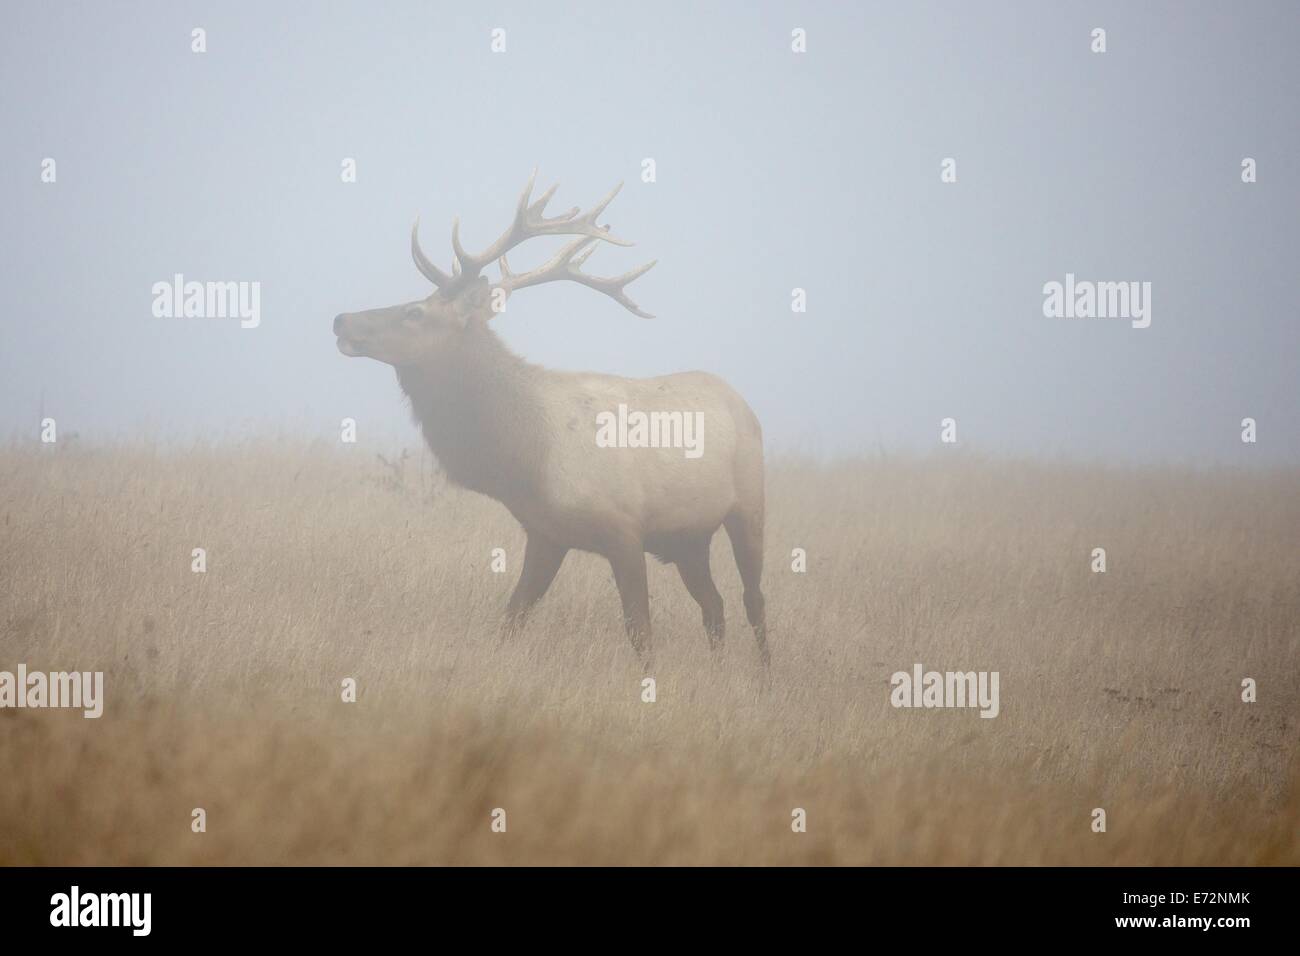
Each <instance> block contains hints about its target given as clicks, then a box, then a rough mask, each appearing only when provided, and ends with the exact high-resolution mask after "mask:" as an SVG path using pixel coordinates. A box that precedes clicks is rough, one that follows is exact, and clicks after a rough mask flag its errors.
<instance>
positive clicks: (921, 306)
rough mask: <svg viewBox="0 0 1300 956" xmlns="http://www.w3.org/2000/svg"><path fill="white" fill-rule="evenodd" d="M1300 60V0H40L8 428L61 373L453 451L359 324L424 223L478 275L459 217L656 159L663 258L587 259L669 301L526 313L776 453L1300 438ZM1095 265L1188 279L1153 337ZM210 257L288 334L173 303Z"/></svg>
mask: <svg viewBox="0 0 1300 956" xmlns="http://www.w3.org/2000/svg"><path fill="white" fill-rule="evenodd" d="M195 27H202V28H204V29H205V30H206V32H207V52H206V53H203V54H196V53H193V52H191V30H192V29H194V28H195ZM498 27H499V28H502V29H504V30H505V31H506V32H505V37H506V52H504V53H493V52H492V51H491V48H490V43H491V35H490V34H491V31H492V30H493V29H494V28H498ZM796 27H798V28H803V29H804V30H806V31H807V52H806V53H803V54H798V53H794V52H792V50H791V31H792V30H793V29H795V28H796ZM1095 27H1103V28H1105V30H1106V43H1107V52H1105V53H1104V54H1097V53H1093V52H1091V50H1090V44H1091V42H1092V41H1091V37H1090V34H1091V31H1092V30H1093V28H1095ZM1298 48H1300V4H1297V3H1293V2H1279V3H1254V2H1231V3H1230V2H1223V3H1216V4H1208V3H1183V2H1180V3H1140V4H1137V3H1116V4H1064V3H1041V2H1024V3H1002V2H1000V3H970V2H954V3H942V4H920V3H901V2H891V3H879V4H876V3H872V4H867V3H854V4H849V3H830V2H825V3H775V2H772V3H754V2H734V3H686V2H676V3H667V2H657V3H652V2H638V3H611V2H608V0H605V2H599V3H583V4H559V3H536V2H520V3H515V4H491V3H483V4H480V3H464V2H457V3H434V2H408V3H375V2H365V3H361V2H357V3H332V4H325V3H306V2H301V3H280V2H277V3H266V2H257V3H228V2H225V3H220V4H212V3H178V2H170V0H169V2H158V3H112V4H108V3H60V2H46V3H36V2H24V3H11V4H6V13H5V29H4V31H3V34H2V35H0V54H2V55H0V74H2V79H3V83H2V84H0V130H3V149H2V150H0V196H3V199H2V200H0V210H2V212H3V223H4V228H3V231H2V232H0V258H2V260H3V263H4V266H3V268H4V281H3V284H2V285H0V297H2V300H3V302H2V304H3V318H0V432H2V433H4V434H18V435H21V436H23V437H25V438H32V437H34V436H35V435H36V432H37V423H38V420H39V417H40V409H41V403H42V396H43V401H44V408H45V413H46V414H47V415H51V416H53V417H55V418H56V419H57V420H58V422H59V426H60V428H61V429H63V430H64V433H65V434H66V432H67V431H68V430H72V431H77V432H79V433H80V434H81V435H82V436H83V437H85V438H92V439H98V438H115V437H130V436H137V435H144V434H148V435H167V434H184V435H191V434H199V435H205V434H213V435H216V434H221V435H228V434H231V433H238V432H240V431H241V430H244V429H247V428H253V429H257V430H273V429H278V428H283V429H284V430H286V431H290V432H301V433H303V434H307V435H321V436H327V437H332V438H337V435H338V428H339V420H340V419H341V418H342V417H344V416H351V417H355V418H356V419H357V420H358V423H359V428H360V432H361V434H362V435H363V436H369V435H374V434H378V433H380V432H386V433H395V434H397V435H400V436H403V437H406V438H407V439H408V440H411V441H415V440H416V439H415V438H414V431H413V429H412V428H411V426H410V424H409V421H408V419H407V416H406V411H405V408H404V406H403V403H402V401H401V398H400V393H399V391H398V388H397V384H396V382H395V379H394V375H393V372H392V370H391V369H390V368H388V367H387V366H383V365H380V364H378V363H376V362H373V361H368V360H363V359H348V358H345V357H343V356H342V355H340V354H339V353H338V351H337V349H336V347H335V340H334V336H333V335H332V333H331V331H330V323H331V321H332V319H333V317H334V315H335V314H336V313H338V312H341V311H354V310H359V309H365V308H371V307H375V306H381V305H388V304H393V303H396V302H399V301H406V300H409V299H413V298H417V297H422V296H424V295H427V294H428V292H430V291H431V289H430V287H429V286H428V284H427V283H426V281H425V280H424V279H423V278H422V277H421V276H420V275H419V273H418V272H416V270H415V268H414V266H413V265H412V263H411V258H410V254H409V252H408V248H407V244H408V234H409V230H410V226H411V222H412V220H413V219H414V218H415V217H416V216H417V215H419V216H421V221H422V230H423V235H424V243H425V248H426V250H427V251H428V252H429V254H430V255H431V256H434V257H435V258H436V259H438V260H439V261H440V262H441V263H442V264H443V265H444V267H446V266H447V265H448V264H449V261H450V257H449V244H448V236H449V225H450V221H451V218H452V216H453V215H457V214H459V215H460V216H461V218H462V223H463V226H462V231H463V235H464V237H465V239H466V240H467V243H468V244H469V245H471V247H473V246H475V245H481V244H484V243H486V242H487V241H489V240H490V239H492V238H493V237H495V235H496V234H497V233H498V232H499V231H501V230H502V229H503V228H504V227H505V226H506V225H507V223H508V221H509V216H510V214H511V211H512V208H513V203H514V200H515V197H516V196H517V194H518V191H519V189H520V188H521V186H522V185H523V183H524V181H525V180H526V178H527V176H528V173H529V171H530V170H531V169H532V168H533V167H534V166H537V167H539V170H540V172H539V186H544V185H547V184H549V183H550V182H555V181H558V182H559V183H560V191H559V193H558V195H557V197H556V200H555V202H554V204H553V207H552V208H553V209H554V210H561V209H565V208H568V207H569V206H571V205H575V204H576V205H583V206H585V205H587V204H589V203H591V202H592V201H594V200H595V199H597V198H598V197H599V196H600V195H602V194H603V193H604V192H605V191H606V190H607V189H608V188H609V187H610V186H611V185H613V184H614V183H615V182H617V181H619V180H624V181H626V183H627V185H626V186H625V187H624V190H623V193H622V194H621V195H620V196H619V197H618V199H617V200H615V203H614V204H613V206H612V207H611V208H610V210H609V213H608V214H607V215H606V217H605V220H606V221H607V222H609V223H611V224H612V225H613V227H614V229H615V231H616V232H617V233H619V234H621V235H623V236H625V237H627V238H630V239H633V240H636V242H637V246H636V247H635V248H633V249H616V248H613V247H605V248H603V249H601V250H600V251H598V252H597V253H596V255H595V256H593V258H592V259H591V261H590V262H589V263H588V264H587V269H588V271H592V272H603V273H606V274H613V273H615V272H621V271H624V270H625V269H627V268H630V267H631V266H633V265H635V264H637V263H640V262H642V261H644V260H646V259H649V258H657V259H658V260H659V265H658V266H657V267H656V268H655V269H654V270H652V271H651V272H650V273H649V274H648V275H646V276H645V277H644V278H642V279H640V280H638V281H637V283H636V284H635V285H634V286H633V287H632V289H631V292H632V295H633V297H634V298H635V299H636V300H637V301H638V302H639V303H640V304H641V305H642V306H643V307H644V308H645V309H646V310H647V311H649V312H652V313H654V314H655V315H656V316H657V318H656V319H654V320H653V321H647V320H642V319H638V318H636V317H634V316H632V315H630V314H629V313H627V312H625V311H623V310H622V309H621V308H620V307H618V306H617V305H615V304H614V303H613V302H611V301H609V300H608V299H606V298H604V297H603V296H600V295H597V294H595V293H594V292H592V291H591V290H588V289H585V288H582V287H580V286H577V285H573V284H569V283H562V284H559V285H550V286H546V287H543V288H539V289H529V290H526V291H523V292H520V293H519V294H518V295H517V297H516V298H515V299H513V300H512V302H511V308H510V312H509V313H508V315H504V316H502V317H500V319H498V320H495V321H497V322H499V327H500V328H499V330H500V332H501V334H502V335H503V336H504V338H505V339H506V340H507V342H508V343H509V344H510V345H511V347H512V348H513V349H514V350H515V351H517V352H519V353H520V354H522V355H524V356H525V357H526V358H528V359H530V360H532V361H535V362H540V363H542V364H546V365H550V366H554V367H561V368H573V369H591V370H597V371H605V372H611V373H618V374H624V375H638V376H639V375H655V374H662V373H666V372H673V371H679V370H685V369H694V368H699V369H706V370H709V371H713V372H716V373H718V374H720V375H722V376H723V377H725V378H726V379H728V380H729V381H730V382H731V383H732V384H733V385H734V386H736V387H737V388H738V389H739V390H740V391H741V393H742V394H744V395H745V396H746V397H747V398H748V399H749V401H750V404H751V405H753V407H754V408H755V410H756V411H757V412H758V415H759V418H760V419H761V420H762V422H763V424H764V427H765V431H766V435H767V441H768V444H769V446H770V447H773V448H777V449H799V450H804V451H810V452H819V453H832V454H838V453H854V452H858V451H875V450H876V449H877V448H878V447H883V448H885V449H889V450H900V449H917V450H924V449H932V448H936V447H938V439H939V421H940V419H941V418H944V417H947V416H951V417H953V418H955V419H956V420H957V422H958V438H959V441H960V443H961V445H962V447H964V448H968V449H974V450H986V451H989V452H992V453H1002V452H1012V453H1016V454H1022V455H1030V456H1057V455H1069V456H1072V457H1081V458H1099V459H1103V460H1110V461H1121V460H1122V461H1129V460H1137V461H1150V460H1159V461H1176V462H1211V461H1221V462H1233V463H1256V462H1258V463H1263V462H1271V463H1278V462H1297V461H1300V423H1298V422H1297V417H1298V416H1300V402H1298V401H1297V395H1298V393H1300V386H1298V385H1297V365H1298V361H1297V360H1298V359H1300V309H1298V308H1297V292H1296V279H1297V268H1296V266H1297V249H1298V248H1300V244H1298V243H1297V238H1298V234H1300V172H1298V169H1300V167H1298V164H1300V131H1298V127H1300V121H1298V117H1300V106H1298V103H1297V92H1300V67H1298V66H1297V63H1298V62H1300V57H1298V56H1297V49H1298ZM46 157H52V158H53V159H54V160H55V161H56V163H57V181H56V182H55V183H52V184H51V183H43V182H42V181H41V164H42V160H43V159H44V158H46ZM345 157H354V158H355V159H356V163H357V171H358V181H357V182H356V183H354V184H348V183H343V182H341V178H340V172H341V163H342V161H343V159H344V158H345ZM945 157H952V158H954V159H955V160H956V170H957V182H956V183H942V182H941V181H940V164H941V161H942V160H943V159H944V158H945ZM1244 157H1253V158H1254V159H1255V160H1256V161H1257V163H1258V182H1256V183H1253V184H1245V183H1243V182H1242V181H1241V162H1242V159H1243V158H1244ZM646 158H653V159H654V160H655V163H656V172H657V181H656V182H654V183H645V182H642V181H641V170H642V161H643V160H644V159H646ZM545 251H547V250H537V251H535V252H533V253H532V254H531V255H529V254H528V253H525V252H523V251H521V252H520V253H517V254H516V257H515V258H514V259H512V265H514V266H515V268H516V269H518V268H519V267H520V266H527V265H532V264H534V263H535V262H536V261H539V259H540V256H541V253H542V252H545ZM1067 272H1072V273H1074V274H1075V275H1076V276H1078V277H1079V278H1080V279H1092V280H1098V281H1130V280H1136V281H1140V282H1150V283H1151V289H1152V292H1151V319H1152V321H1151V325H1150V327H1149V328H1146V329H1135V328H1132V327H1131V325H1130V323H1129V322H1127V321H1124V320H1122V319H1120V320H1117V319H1100V318H1093V319H1064V318H1059V319H1058V318H1047V317H1045V316H1044V315H1043V299H1044V296H1043V291H1042V290H1043V285H1044V283H1046V282H1050V281H1053V280H1056V281H1064V278H1065V275H1066V273H1067ZM175 273H182V274H183V275H184V276H185V277H186V278H187V279H196V280H200V281H208V280H214V281H216V280H220V281H227V280H228V281H246V282H253V281H256V282H260V284H261V324H260V326H259V327H257V328H255V329H241V328H240V325H239V322H238V320H232V319H184V318H157V317H155V316H154V315H153V314H152V310H151V306H152V302H153V294H152V291H151V288H152V286H153V284H154V283H155V282H157V281H160V280H169V279H170V278H171V276H172V275H173V274H175ZM795 287H802V288H804V289H806V290H807V302H808V311H807V312H806V313H803V314H798V313H794V312H792V311H791V307H790V304H791V290H792V289H793V288H795ZM1247 416H1250V417H1253V418H1255V419H1257V420H1258V422H1259V442H1258V444H1256V445H1253V446H1251V445H1243V444H1242V443H1241V441H1240V422H1241V419H1242V418H1244V417H1247Z"/></svg>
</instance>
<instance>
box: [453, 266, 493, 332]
mask: <svg viewBox="0 0 1300 956" xmlns="http://www.w3.org/2000/svg"><path fill="white" fill-rule="evenodd" d="M491 297H492V283H490V282H488V278H487V276H479V277H478V278H477V279H475V280H474V281H473V282H472V283H471V284H470V286H469V288H468V289H466V290H465V291H464V292H462V293H461V294H460V295H458V296H457V297H456V314H457V315H458V316H459V317H460V321H461V324H462V325H465V324H466V323H468V322H469V321H470V320H471V319H474V318H476V317H478V316H482V315H486V314H488V313H489V302H490V300H491Z"/></svg>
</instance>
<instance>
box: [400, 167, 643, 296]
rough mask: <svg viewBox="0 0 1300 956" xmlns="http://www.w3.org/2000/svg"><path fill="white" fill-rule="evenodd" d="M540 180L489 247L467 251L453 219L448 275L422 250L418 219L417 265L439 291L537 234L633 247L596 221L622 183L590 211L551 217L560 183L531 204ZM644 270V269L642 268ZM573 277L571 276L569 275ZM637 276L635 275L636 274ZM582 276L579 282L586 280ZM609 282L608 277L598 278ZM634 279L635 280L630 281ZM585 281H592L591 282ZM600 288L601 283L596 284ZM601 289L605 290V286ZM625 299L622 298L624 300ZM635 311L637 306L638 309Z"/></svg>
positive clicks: (450, 289) (453, 288)
mask: <svg viewBox="0 0 1300 956" xmlns="http://www.w3.org/2000/svg"><path fill="white" fill-rule="evenodd" d="M536 179H537V170H536V169H534V170H533V174H532V175H531V176H529V177H528V183H527V185H525V186H524V191H523V192H522V193H520V195H519V204H518V205H517V206H516V208H515V218H514V222H512V223H511V224H510V228H508V229H507V230H506V231H505V232H504V233H502V234H501V236H500V237H499V238H498V239H497V240H496V242H494V243H492V245H490V246H488V247H487V248H486V249H485V250H483V251H482V252H480V253H478V254H477V255H473V254H471V253H468V252H466V251H465V248H464V246H462V245H461V243H460V219H459V217H458V218H456V219H455V220H453V222H452V226H451V247H452V250H453V252H455V259H454V260H453V261H452V274H451V275H448V274H447V273H445V272H443V271H442V270H441V269H439V268H438V267H437V266H436V265H434V264H433V263H432V262H431V261H429V258H428V257H427V256H425V254H424V252H423V251H422V250H421V249H420V237H419V229H420V221H419V220H418V219H417V220H416V221H415V225H414V226H413V227H412V228H411V256H412V258H413V259H415V265H416V268H418V269H419V270H420V272H421V273H423V274H424V277H425V278H426V279H428V280H429V281H430V282H432V283H433V284H434V285H436V286H437V287H438V288H439V290H441V291H442V293H443V294H444V295H446V296H447V297H448V298H450V297H452V296H454V295H455V294H456V293H458V292H460V291H461V290H462V289H463V288H465V287H466V286H467V285H469V284H470V283H471V282H472V281H473V280H474V279H476V278H477V277H478V274H479V273H480V272H482V271H483V268H484V266H486V265H488V264H489V263H491V262H492V261H493V260H494V259H495V260H500V259H503V258H504V257H505V255H506V253H507V252H509V251H510V250H511V249H513V248H515V247H516V246H518V245H519V244H520V243H522V242H524V241H525V240H527V239H532V238H534V237H536V236H582V237H584V240H590V241H595V240H598V239H600V240H604V241H605V242H610V243H613V244H614V245H616V246H630V245H632V243H630V242H627V241H626V240H623V239H619V238H616V237H615V236H612V235H610V234H609V227H608V226H599V225H597V224H596V217H597V216H599V215H600V214H601V213H602V212H604V211H605V207H606V206H608V205H609V204H610V202H612V201H613V199H614V197H615V196H617V195H618V191H619V190H620V189H622V188H623V184H622V183H619V184H618V185H617V186H615V187H614V188H613V189H611V190H610V191H609V192H608V193H606V194H605V197H604V198H603V199H601V201H600V202H598V203H596V205H595V206H593V207H592V208H591V211H590V212H586V213H582V214H581V215H579V213H580V210H579V209H578V207H577V206H575V207H573V208H572V209H570V210H569V211H568V212H565V213H561V214H560V215H558V216H551V217H549V218H548V217H547V216H545V215H544V213H545V211H546V204H547V203H548V202H550V201H551V197H552V196H554V195H555V190H556V188H557V186H552V187H551V188H550V189H548V190H546V192H544V193H542V195H541V196H540V197H538V199H537V201H536V202H532V203H530V202H529V200H530V199H531V197H532V193H533V183H534V182H535V181H536ZM642 271H644V270H642ZM566 278H569V277H566ZM590 278H591V277H590V276H584V277H583V279H590ZM633 278H635V277H633ZM583 279H580V280H579V281H583ZM539 281H542V280H539ZM598 281H605V280H598ZM628 281H631V280H628ZM585 284H590V283H589V282H587V283H585ZM592 288H597V286H594V285H593V286H592ZM601 291H604V290H603V289H602V290H601ZM620 301H621V300H620ZM634 311H635V309H634Z"/></svg>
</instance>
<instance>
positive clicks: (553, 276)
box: [498, 190, 659, 319]
mask: <svg viewBox="0 0 1300 956" xmlns="http://www.w3.org/2000/svg"><path fill="white" fill-rule="evenodd" d="M616 191H617V190H616ZM609 198H610V199H612V198H613V196H612V195H611V196H610V197H609ZM599 238H601V237H600V236H581V237H580V238H578V239H575V240H574V241H573V242H570V243H569V244H568V245H566V246H565V247H564V248H563V249H561V250H560V251H559V252H557V253H556V254H555V255H554V256H552V257H551V259H550V261H548V262H547V263H546V264H545V265H542V266H538V267H537V268H536V269H533V270H531V271H529V272H522V273H513V272H511V271H510V266H509V264H508V263H507V262H506V257H505V256H504V255H503V256H501V258H500V259H499V260H498V265H499V266H500V267H501V281H500V283H498V285H499V287H501V288H503V289H505V290H506V295H507V296H508V295H510V294H511V293H513V292H514V291H515V290H516V289H524V288H527V287H528V286H532V285H540V284H542V283H543V282H558V281H560V280H561V279H570V280H572V281H574V282H577V283H579V284H581V285H585V286H586V287H587V288H589V289H595V290H596V291H597V292H601V293H603V294H605V295H607V296H609V297H610V298H611V299H613V300H614V301H615V302H617V303H618V304H619V305H621V306H623V308H625V309H627V310H628V311H629V312H631V313H632V314H633V315H638V316H640V317H641V318H643V319H653V318H654V316H653V315H651V314H650V313H649V312H645V311H643V310H642V309H641V307H640V306H638V305H637V304H636V303H635V302H633V301H632V300H631V299H630V298H629V297H628V295H627V293H626V292H624V291H623V290H624V288H625V287H626V286H627V285H628V283H630V282H632V281H633V280H634V279H637V278H640V277H641V276H643V275H645V274H646V273H647V272H649V271H650V270H651V269H652V268H654V266H655V264H656V263H657V262H658V261H659V260H657V259H655V260H652V261H650V262H647V263H645V264H644V265H640V266H637V267H636V268H635V269H632V270H630V271H628V272H625V273H623V274H622V275H620V276H613V277H610V278H605V277H603V276H593V275H588V274H587V273H585V272H582V271H581V270H580V268H579V267H580V266H581V265H582V264H583V263H584V262H586V261H587V259H588V258H589V257H590V256H591V254H592V253H593V252H595V251H596V241H597V240H598V239H599Z"/></svg>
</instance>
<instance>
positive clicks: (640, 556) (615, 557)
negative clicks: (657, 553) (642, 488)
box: [609, 541, 650, 664]
mask: <svg viewBox="0 0 1300 956" xmlns="http://www.w3.org/2000/svg"><path fill="white" fill-rule="evenodd" d="M609 563H610V566H611V567H612V568H613V569H614V583H615V584H616V585H618V596H619V598H620V599H621V600H622V602H623V624H624V626H625V627H626V628H627V636H628V639H629V640H630V641H631V642H632V647H633V649H635V650H636V653H637V656H638V657H640V658H641V661H642V663H644V664H649V662H650V588H649V585H648V584H647V583H646V573H645V550H644V548H643V546H642V544H641V543H640V542H639V541H638V542H635V543H631V542H624V543H622V544H620V545H618V546H617V547H615V548H614V549H613V550H611V552H610V554H609Z"/></svg>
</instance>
